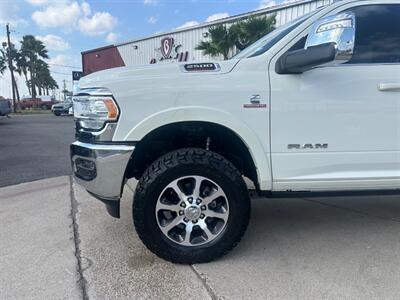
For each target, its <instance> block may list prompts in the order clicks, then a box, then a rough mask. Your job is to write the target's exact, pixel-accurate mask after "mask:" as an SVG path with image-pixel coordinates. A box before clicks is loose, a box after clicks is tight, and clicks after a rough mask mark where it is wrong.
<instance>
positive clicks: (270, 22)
mask: <svg viewBox="0 0 400 300" xmlns="http://www.w3.org/2000/svg"><path fill="white" fill-rule="evenodd" d="M275 24H276V15H272V16H269V17H250V18H248V19H246V20H244V21H240V22H237V23H234V24H232V25H222V24H220V25H215V26H212V27H211V28H210V29H209V30H208V33H209V36H210V40H209V41H201V42H200V44H198V45H197V47H196V50H202V51H203V53H204V54H205V55H211V56H213V57H216V56H219V55H222V56H223V57H224V59H225V60H227V59H228V58H229V54H230V53H232V52H233V50H234V49H235V47H236V48H237V49H239V50H243V49H244V48H246V47H248V46H249V45H250V44H252V43H254V42H255V41H257V40H259V39H260V38H261V37H263V36H264V35H266V34H268V33H270V32H271V31H273V30H274V29H275V26H274V25H275Z"/></svg>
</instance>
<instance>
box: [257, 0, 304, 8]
mask: <svg viewBox="0 0 400 300" xmlns="http://www.w3.org/2000/svg"><path fill="white" fill-rule="evenodd" d="M298 1H300V0H284V1H279V3H277V2H276V1H274V0H261V2H260V5H259V6H258V9H262V8H268V7H272V6H276V5H280V4H288V3H293V2H298Z"/></svg>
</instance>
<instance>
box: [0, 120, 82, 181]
mask: <svg viewBox="0 0 400 300" xmlns="http://www.w3.org/2000/svg"><path fill="white" fill-rule="evenodd" d="M73 141H74V123H73V117H72V116H60V117H56V116H54V115H53V114H39V115H15V116H11V118H5V117H0V187H3V186H8V185H13V184H17V183H22V182H29V181H34V180H38V179H43V178H49V177H55V176H62V175H70V174H71V163H70V160H69V145H70V143H72V142H73Z"/></svg>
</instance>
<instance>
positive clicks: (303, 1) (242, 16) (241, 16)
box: [115, 0, 317, 47]
mask: <svg viewBox="0 0 400 300" xmlns="http://www.w3.org/2000/svg"><path fill="white" fill-rule="evenodd" d="M315 1H317V0H298V1H296V2H291V3H285V4H280V5H276V6H272V7H267V8H262V9H257V10H253V11H250V12H246V13H242V14H239V15H235V16H231V17H227V18H222V19H218V20H215V21H212V22H204V23H201V24H199V25H195V26H190V27H185V28H180V29H174V30H169V31H165V32H160V33H157V34H152V35H148V36H144V37H141V38H138V39H135V40H130V41H125V42H122V43H118V44H115V46H116V47H118V46H123V45H126V44H132V43H137V42H141V41H144V40H149V39H152V38H156V37H161V36H164V35H169V34H173V33H180V32H185V31H190V30H194V29H200V28H205V27H210V26H214V25H218V24H221V23H227V22H234V21H238V20H241V19H246V18H248V17H251V16H257V15H264V14H266V13H274V12H276V11H279V10H281V9H283V8H288V7H292V6H298V5H300V4H306V3H311V2H315Z"/></svg>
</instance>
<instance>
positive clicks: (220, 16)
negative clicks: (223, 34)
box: [206, 12, 229, 22]
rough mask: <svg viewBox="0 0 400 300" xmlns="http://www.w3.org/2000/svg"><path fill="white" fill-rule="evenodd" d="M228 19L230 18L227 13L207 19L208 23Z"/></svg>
mask: <svg viewBox="0 0 400 300" xmlns="http://www.w3.org/2000/svg"><path fill="white" fill-rule="evenodd" d="M228 17H229V14H228V13H226V12H225V13H218V14H213V15H211V16H209V17H208V18H207V19H206V22H212V21H216V20H220V19H224V18H228Z"/></svg>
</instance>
